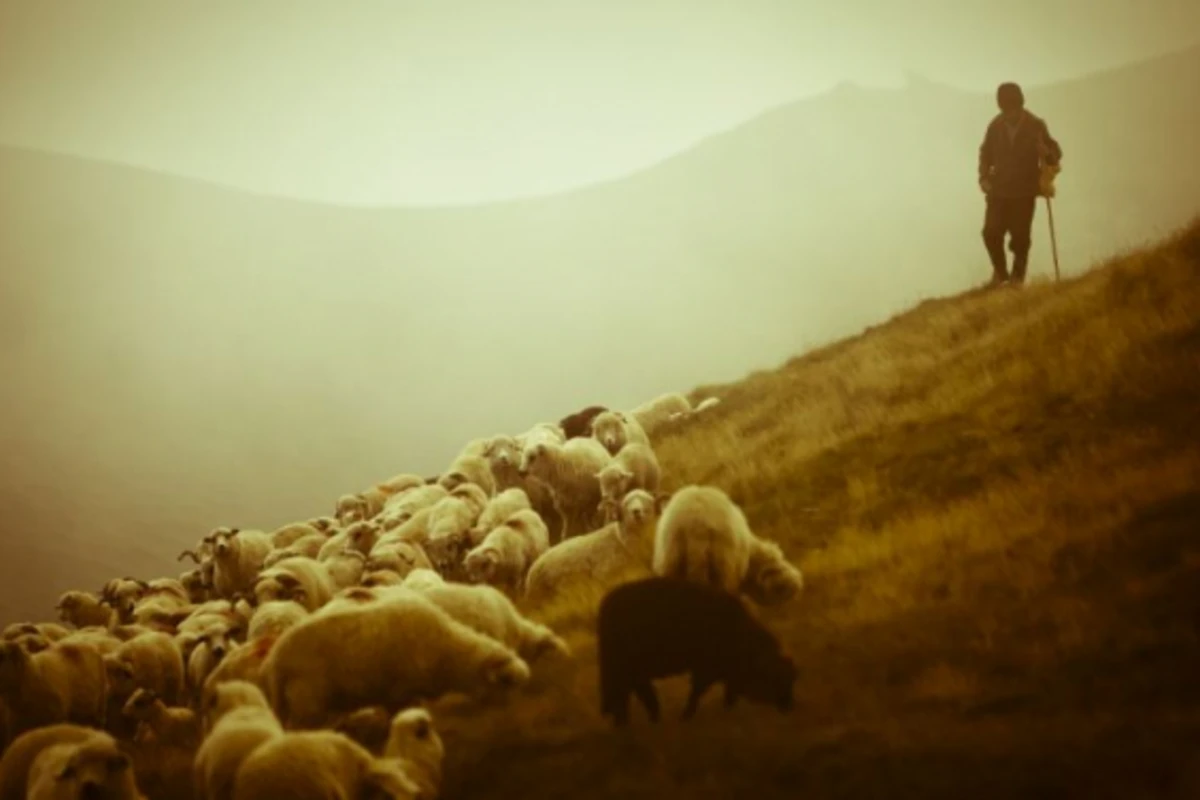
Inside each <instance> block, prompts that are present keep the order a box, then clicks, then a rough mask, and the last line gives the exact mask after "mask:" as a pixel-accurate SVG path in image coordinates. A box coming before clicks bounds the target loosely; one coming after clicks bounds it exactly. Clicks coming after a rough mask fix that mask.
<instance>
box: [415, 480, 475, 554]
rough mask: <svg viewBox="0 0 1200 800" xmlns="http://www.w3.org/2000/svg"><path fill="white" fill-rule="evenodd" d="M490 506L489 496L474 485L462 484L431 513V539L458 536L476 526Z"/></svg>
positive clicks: (431, 510) (432, 509)
mask: <svg viewBox="0 0 1200 800" xmlns="http://www.w3.org/2000/svg"><path fill="white" fill-rule="evenodd" d="M487 505H488V495H487V494H486V493H485V492H484V490H483V489H482V488H481V487H479V486H478V485H476V484H474V483H462V484H459V485H458V486H456V487H454V489H452V490H451V492H450V494H449V495H447V496H446V497H444V498H442V499H441V500H439V501H438V502H437V503H436V504H435V505H434V506H433V508H431V509H430V511H429V539H430V540H434V539H439V538H441V537H443V536H458V535H461V534H465V533H467V532H468V531H469V530H471V528H472V526H474V524H475V521H476V520H478V519H479V515H480V514H482V513H483V510H484V508H485V507H486V506H487Z"/></svg>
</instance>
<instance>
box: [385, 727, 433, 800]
mask: <svg viewBox="0 0 1200 800" xmlns="http://www.w3.org/2000/svg"><path fill="white" fill-rule="evenodd" d="M383 755H384V758H386V759H389V760H396V761H399V762H400V766H401V768H402V769H403V770H404V774H405V775H407V776H408V777H409V778H410V779H412V781H413V783H415V784H417V786H418V788H419V789H420V791H421V798H422V800H424V799H425V798H429V800H432V799H433V798H435V797H437V796H438V793H439V792H440V791H441V788H442V762H443V761H444V760H445V758H446V747H445V745H444V744H443V743H442V737H441V736H440V735H439V734H438V731H437V726H436V725H434V723H433V715H432V714H430V713H429V711H428V709H425V708H420V707H417V708H406V709H404V710H403V711H400V712H398V713H397V714H396V716H394V717H392V720H391V724H390V725H389V728H388V735H387V742H386V743H385V744H384V748H383Z"/></svg>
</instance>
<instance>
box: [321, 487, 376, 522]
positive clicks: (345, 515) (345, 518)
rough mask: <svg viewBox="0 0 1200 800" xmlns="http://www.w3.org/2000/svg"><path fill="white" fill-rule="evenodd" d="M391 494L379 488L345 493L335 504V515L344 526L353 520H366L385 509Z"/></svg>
mask: <svg viewBox="0 0 1200 800" xmlns="http://www.w3.org/2000/svg"><path fill="white" fill-rule="evenodd" d="M388 497H389V495H388V494H387V493H386V492H383V491H381V490H380V489H377V488H371V489H367V490H366V491H363V492H359V493H357V494H344V495H342V496H341V497H339V498H338V500H337V504H336V505H335V506H334V517H335V518H336V519H337V521H338V523H339V524H340V525H342V526H346V525H349V524H350V523H352V522H365V521H366V520H369V519H372V518H373V517H375V516H377V515H378V514H379V513H380V512H381V511H383V506H384V503H386V502H387V500H388Z"/></svg>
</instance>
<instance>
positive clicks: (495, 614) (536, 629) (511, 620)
mask: <svg viewBox="0 0 1200 800" xmlns="http://www.w3.org/2000/svg"><path fill="white" fill-rule="evenodd" d="M403 585H404V586H405V587H406V588H410V589H412V590H413V591H416V592H420V593H421V594H422V595H424V596H425V597H426V598H427V599H429V600H430V601H432V602H433V604H434V605H436V606H437V607H438V608H440V609H442V610H443V611H445V612H446V613H447V614H449V615H450V616H451V617H453V618H454V619H455V620H457V621H458V622H461V623H462V624H463V625H466V626H467V627H468V628H471V629H472V630H474V631H476V632H478V633H482V634H483V635H485V636H490V637H491V638H493V639H495V640H496V641H498V642H500V643H501V644H503V645H504V646H505V647H508V648H509V649H510V650H513V651H514V652H516V653H517V655H519V656H521V658H523V659H525V661H526V662H531V661H533V660H534V659H536V658H538V657H539V656H541V655H543V654H544V653H548V652H551V651H557V652H559V653H561V654H562V655H566V656H569V655H570V654H571V650H570V648H569V647H567V644H566V642H564V641H563V640H562V639H560V638H559V637H558V636H557V635H555V633H554V631H552V630H550V629H549V628H547V627H546V626H545V625H541V624H539V623H536V622H533V621H532V620H529V619H526V618H525V617H523V616H522V615H521V613H520V612H519V611H517V608H516V606H514V605H513V603H512V601H511V600H509V599H508V598H507V597H506V596H505V595H504V593H503V592H501V591H499V590H498V589H496V588H494V587H492V586H486V585H476V586H468V585H466V584H462V583H449V582H447V581H445V580H444V579H442V578H441V577H440V576H438V574H437V573H436V572H433V571H432V570H414V571H413V572H410V573H409V575H408V577H407V578H406V579H405V581H404V584H403Z"/></svg>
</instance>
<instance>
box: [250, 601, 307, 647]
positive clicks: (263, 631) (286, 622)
mask: <svg viewBox="0 0 1200 800" xmlns="http://www.w3.org/2000/svg"><path fill="white" fill-rule="evenodd" d="M306 616H308V609H307V608H305V607H304V606H302V605H300V604H299V603H297V602H296V601H294V600H270V601H268V602H266V603H263V604H261V605H260V606H259V607H258V608H256V609H255V610H254V616H252V617H250V629H249V632H248V633H247V637H246V638H247V639H251V640H253V639H261V638H262V637H264V636H278V635H279V634H281V633H283V632H284V631H286V630H287V629H288V628H290V627H292V626H293V625H295V624H297V623H298V622H300V620H302V619H304V618H305V617H306Z"/></svg>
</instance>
